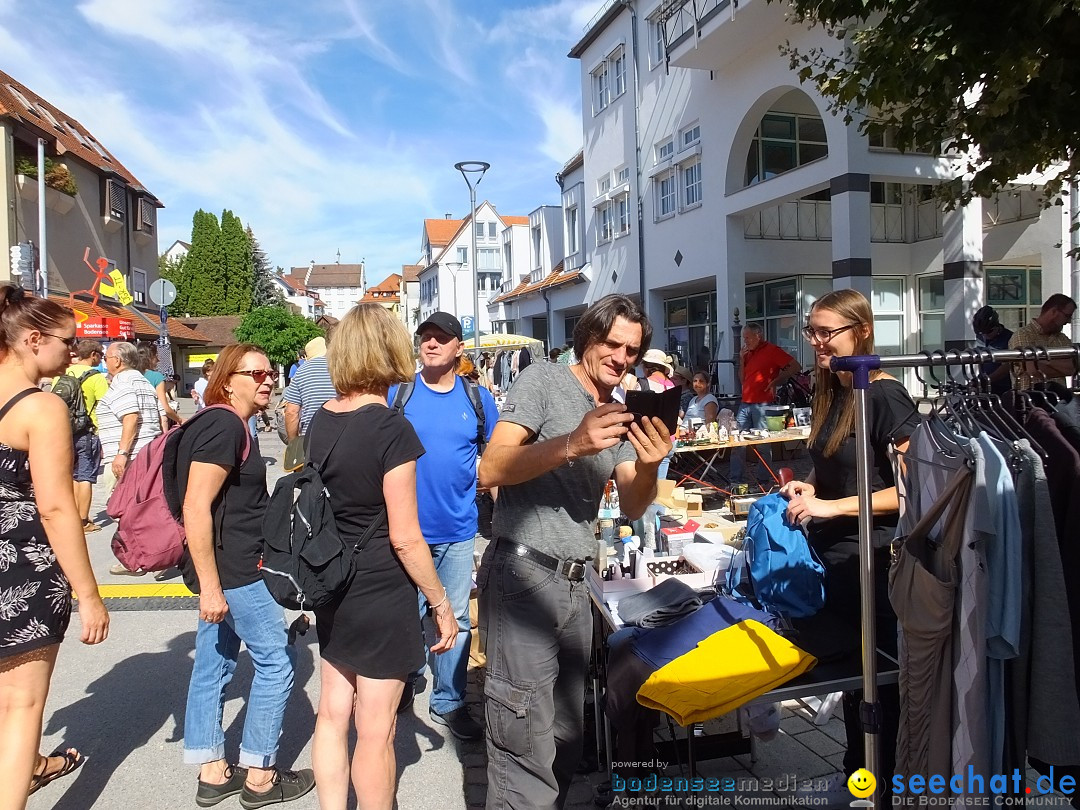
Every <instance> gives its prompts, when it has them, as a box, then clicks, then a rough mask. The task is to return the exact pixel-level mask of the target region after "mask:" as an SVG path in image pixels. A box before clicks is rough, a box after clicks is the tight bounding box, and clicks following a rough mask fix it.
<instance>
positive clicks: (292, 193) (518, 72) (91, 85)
mask: <svg viewBox="0 0 1080 810" xmlns="http://www.w3.org/2000/svg"><path fill="white" fill-rule="evenodd" d="M600 5H601V3H600V0H586V2H580V0H552V2H548V3H544V2H539V3H533V4H530V3H525V2H516V1H515V0H502V1H501V2H489V1H488V0H469V1H468V2H462V1H461V0H392V1H390V0H326V1H325V2H323V1H322V0H308V1H306V2H303V3H300V2H287V1H285V0H281V1H278V2H256V1H255V0H242V1H238V0H229V2H223V1H222V0H84V1H83V2H63V1H62V0H0V67H2V68H3V70H4V71H6V72H7V73H9V74H11V75H12V76H13V77H15V78H16V79H18V80H19V81H21V82H22V83H23V84H25V85H26V86H27V87H29V88H30V89H31V90H33V91H34V92H36V93H38V94H39V95H41V96H43V97H44V98H47V99H48V100H49V101H51V102H52V103H53V104H55V105H56V106H57V107H59V108H60V109H62V110H63V111H64V112H67V113H68V114H70V115H72V116H74V117H75V118H77V119H78V120H79V121H80V122H81V123H82V124H83V125H84V126H86V127H87V128H88V129H89V130H90V132H91V133H93V134H94V135H95V136H96V137H97V138H98V140H100V141H101V142H102V143H104V144H105V145H106V146H107V147H108V149H109V150H110V151H111V152H113V153H114V154H115V155H116V156H117V157H118V158H119V159H120V161H121V162H122V163H124V164H125V165H126V166H127V167H128V169H130V170H131V171H132V173H134V175H135V176H136V177H138V178H139V180H140V181H141V182H142V183H143V184H144V185H145V186H146V187H147V188H149V189H150V190H151V191H152V192H153V193H154V194H156V195H157V196H158V197H159V198H160V199H161V200H162V202H164V203H165V205H166V208H165V209H164V210H163V211H161V212H160V214H159V227H160V237H159V245H160V248H161V249H162V250H164V249H165V248H167V247H168V246H169V245H170V244H172V242H173V241H174V240H175V239H184V240H187V239H189V238H190V234H191V215H192V213H193V212H194V211H195V210H196V209H197V208H203V209H205V210H208V211H213V212H215V213H217V214H220V213H221V210H222V209H224V208H229V209H231V210H232V211H233V212H234V213H236V214H237V215H238V216H239V217H240V218H241V219H242V220H243V221H244V223H245V224H248V225H250V226H251V227H252V228H253V229H254V231H255V235H256V236H257V237H258V239H259V241H260V243H261V244H262V246H263V248H264V249H265V250H266V251H267V253H268V255H269V259H270V261H271V262H272V263H273V264H275V265H282V266H284V267H286V268H288V267H290V266H299V265H303V264H307V262H308V261H309V260H311V259H314V260H315V261H316V262H320V263H323V262H333V261H334V260H335V258H336V252H337V251H338V250H340V251H341V261H342V262H358V261H360V259H361V258H364V259H366V261H367V266H368V280H369V282H370V283H374V282H377V281H380V280H381V279H382V278H384V277H385V276H386V275H387V274H389V273H391V272H395V271H400V266H401V265H402V264H406V263H410V262H413V261H415V260H416V259H417V257H418V255H419V250H420V233H421V224H422V221H423V219H424V218H426V217H441V216H443V215H444V214H446V213H451V214H453V215H454V216H455V217H461V216H464V215H466V214H467V213H468V208H469V196H468V189H467V187H466V185H465V182H464V180H463V179H462V178H461V175H460V174H458V173H457V172H456V171H455V170H454V168H453V165H454V163H456V162H458V161H461V160H485V161H488V162H489V163H491V170H490V171H489V172H488V174H487V176H486V177H485V178H484V180H483V182H482V183H481V184H480V187H479V190H478V192H477V201H478V202H479V201H480V200H482V199H485V198H486V199H489V200H491V202H492V203H494V204H495V206H496V207H497V208H498V210H499V212H500V213H503V214H517V215H524V214H528V213H529V212H530V211H531V210H533V209H534V208H536V207H537V206H539V205H543V204H558V202H559V191H558V187H557V186H556V184H555V181H554V175H555V173H556V172H557V171H558V170H559V168H560V167H561V166H562V164H563V163H565V162H566V161H567V160H569V159H570V158H571V157H572V156H573V154H574V153H575V152H576V151H577V149H579V148H580V146H581V141H582V135H581V115H580V107H581V99H580V95H581V92H580V78H579V77H580V73H579V70H580V67H581V66H580V63H579V62H577V61H576V60H571V59H568V58H567V57H566V53H567V51H568V50H569V49H570V47H571V46H572V45H573V44H574V43H575V42H576V41H577V40H578V39H579V38H580V37H581V36H582V33H583V26H584V25H585V24H586V23H587V22H588V21H589V19H591V17H592V16H593V15H594V14H595V13H596V11H597V10H598V8H599V6H600Z"/></svg>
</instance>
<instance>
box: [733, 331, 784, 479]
mask: <svg viewBox="0 0 1080 810" xmlns="http://www.w3.org/2000/svg"><path fill="white" fill-rule="evenodd" d="M742 339H743V348H742V352H741V354H740V355H739V357H740V362H741V367H742V403H741V404H740V405H739V412H738V414H736V415H735V426H736V427H737V428H738V429H739V430H764V429H765V428H766V426H767V425H766V422H765V406H766V405H768V404H770V403H771V402H772V401H773V400H774V399H776V386H777V385H779V384H780V383H782V382H784V381H785V380H787V379H788V378H789V377H793V376H794V375H796V374H798V373H799V371H801V369H800V367H799V361H798V360H796V359H795V358H794V357H792V356H791V355H790V354H788V353H787V352H785V351H784V350H783V349H781V348H780V347H779V346H776V345H775V344H772V343H769V341H767V340H765V336H764V334H762V330H761V326H760V325H759V324H756V323H750V324H747V325H746V327H745V328H744V329H743V332H742ZM761 451H762V453H763V457H764V458H765V459H766V460H768V461H772V451H771V450H770V448H769V445H767V444H766V445H763V446H762V448H761ZM730 475H731V480H732V481H733V482H735V483H739V482H742V481H745V480H746V479H745V477H744V476H745V475H746V448H744V447H736V448H733V449H732V451H731V469H730Z"/></svg>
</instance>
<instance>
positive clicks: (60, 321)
mask: <svg viewBox="0 0 1080 810" xmlns="http://www.w3.org/2000/svg"><path fill="white" fill-rule="evenodd" d="M74 317H75V316H74V315H73V314H72V312H71V310H70V309H68V308H67V307H64V306H61V305H60V304H58V303H56V302H55V301H49V300H48V299H45V298H38V297H37V296H36V295H33V294H31V293H29V292H27V291H26V290H24V289H23V288H22V287H15V286H13V285H11V284H4V285H3V286H0V352H4V353H7V352H9V351H11V350H12V349H13V348H15V344H16V343H17V342H18V340H19V337H20V336H21V335H22V333H23V332H26V331H29V330H31V329H36V330H37V331H39V332H52V331H54V330H56V329H63V328H65V327H67V326H70V325H71V321H72V319H73V318H74Z"/></svg>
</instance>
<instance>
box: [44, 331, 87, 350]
mask: <svg viewBox="0 0 1080 810" xmlns="http://www.w3.org/2000/svg"><path fill="white" fill-rule="evenodd" d="M41 334H43V335H45V337H51V338H56V339H57V340H59V341H60V342H61V343H63V344H64V345H65V346H67V347H68V348H69V349H74V348H75V344H76V343H78V342H79V337H78V335H73V336H71V337H64V336H63V335H54V334H53V333H52V332H42V333H41Z"/></svg>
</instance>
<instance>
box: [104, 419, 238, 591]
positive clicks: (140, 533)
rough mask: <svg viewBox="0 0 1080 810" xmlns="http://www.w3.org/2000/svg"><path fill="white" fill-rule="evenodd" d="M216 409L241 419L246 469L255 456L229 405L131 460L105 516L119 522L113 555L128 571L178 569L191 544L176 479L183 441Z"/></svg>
mask: <svg viewBox="0 0 1080 810" xmlns="http://www.w3.org/2000/svg"><path fill="white" fill-rule="evenodd" d="M215 409H224V410H227V411H229V412H230V413H234V414H236V418H237V419H240V421H241V422H242V423H243V425H244V454H243V456H242V458H241V460H240V464H241V465H243V463H244V462H246V461H247V458H248V454H249V453H250V452H251V436H250V435H249V434H248V430H247V424H246V423H245V422H244V420H243V419H242V418H241V417H240V414H237V413H236V411H234V410H233V409H232V408H230V407H229V406H228V405H210V406H209V407H206V408H203V409H202V410H201V411H199V412H198V413H196V414H195V415H194V416H192V417H191V418H190V419H188V420H187V421H186V422H184V423H183V424H182V425H177V426H176V427H173V428H171V429H169V430H168V431H166V432H165V433H162V434H161V435H160V436H158V437H157V438H155V439H154V440H153V441H152V442H150V444H148V445H146V447H144V448H143V449H142V450H140V451H139V454H138V455H137V456H135V458H133V459H132V460H131V463H130V464H129V465H128V468H127V469H126V470H125V471H124V474H123V476H122V477H121V478H120V480H119V481H118V482H117V484H116V489H114V490H113V493H112V495H111V496H110V497H109V502H108V504H106V506H105V510H106V511H107V512H108V513H109V517H111V518H112V519H113V520H115V521H116V524H117V525H116V534H115V535H113V541H112V550H113V554H115V555H116V559H118V560H119V561H120V562H121V563H122V564H123V566H124V567H125V568H127V569H128V570H129V571H137V570H140V569H141V570H143V571H164V570H165V569H166V568H172V567H174V566H176V565H179V563H180V558H181V557H183V555H184V546H185V545H186V544H187V534H186V532H185V531H184V522H183V502H182V500H181V497H180V488H179V485H178V482H177V478H176V456H177V450H178V448H179V447H180V437H181V436H182V435H183V432H184V431H185V430H186V429H187V428H188V426H189V425H191V423H192V422H194V421H196V420H197V419H199V418H201V417H202V416H203V415H204V414H206V413H209V412H211V411H213V410H215Z"/></svg>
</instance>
